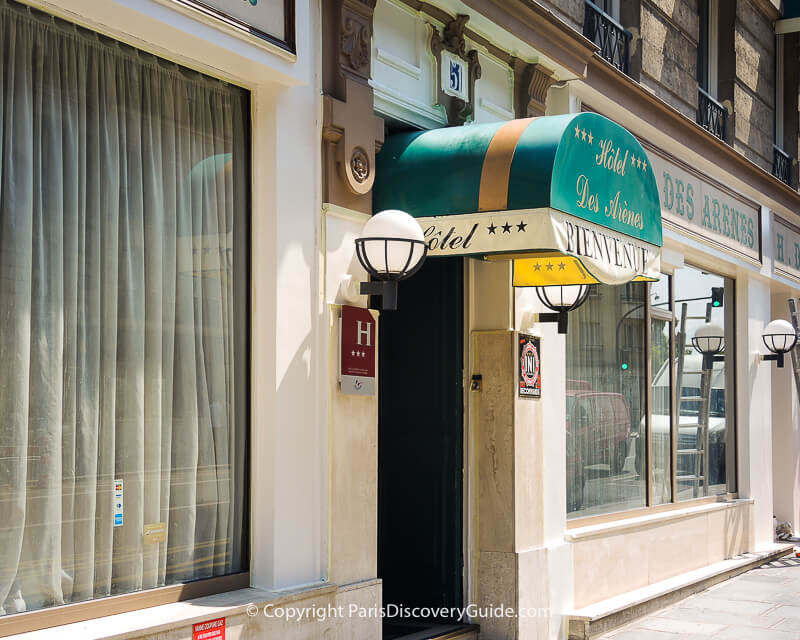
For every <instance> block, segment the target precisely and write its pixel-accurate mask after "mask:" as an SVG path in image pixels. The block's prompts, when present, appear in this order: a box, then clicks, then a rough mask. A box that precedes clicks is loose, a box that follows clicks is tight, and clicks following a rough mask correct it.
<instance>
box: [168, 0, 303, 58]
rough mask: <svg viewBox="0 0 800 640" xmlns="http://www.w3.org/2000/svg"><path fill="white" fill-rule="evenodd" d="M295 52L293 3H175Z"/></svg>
mask: <svg viewBox="0 0 800 640" xmlns="http://www.w3.org/2000/svg"><path fill="white" fill-rule="evenodd" d="M175 2H178V3H179V4H183V5H186V6H188V7H191V8H193V9H196V10H198V11H201V12H203V13H205V14H207V15H211V16H213V17H215V18H218V19H220V20H222V21H224V22H226V23H228V24H229V25H230V26H232V27H236V28H238V29H241V30H242V31H245V32H247V33H250V34H252V35H255V36H258V37H260V38H263V39H264V40H268V41H270V42H272V43H273V44H277V45H278V46H280V47H281V48H283V49H287V50H288V51H291V52H292V53H294V0H175Z"/></svg>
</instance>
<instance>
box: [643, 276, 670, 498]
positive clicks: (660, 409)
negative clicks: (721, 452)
mask: <svg viewBox="0 0 800 640" xmlns="http://www.w3.org/2000/svg"><path fill="white" fill-rule="evenodd" d="M671 285H672V278H671V277H670V276H668V275H663V276H662V277H661V279H660V280H659V281H658V282H654V283H653V284H651V285H650V371H651V375H652V380H651V383H650V393H651V396H650V397H651V407H652V410H651V411H652V413H651V416H650V432H651V435H650V438H651V442H652V448H651V452H652V463H651V472H650V478H651V482H652V486H653V504H664V503H667V502H671V501H672V434H673V431H674V429H673V425H672V413H673V411H672V395H673V394H672V386H673V380H674V377H675V357H674V355H673V350H674V340H673V336H674V334H675V322H674V314H673V310H672V297H671V291H670V290H671ZM644 462H645V461H644V459H643V458H641V459H637V463H638V464H637V467H636V468H637V470H638V471H639V472H640V473H641V471H642V470H643V469H644Z"/></svg>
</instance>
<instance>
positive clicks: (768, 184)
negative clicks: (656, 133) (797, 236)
mask: <svg viewBox="0 0 800 640" xmlns="http://www.w3.org/2000/svg"><path fill="white" fill-rule="evenodd" d="M585 82H586V84H587V86H589V87H590V88H592V89H594V90H595V91H597V92H598V93H601V94H603V95H604V96H606V97H607V98H608V99H609V100H611V101H612V102H614V103H616V104H617V105H618V106H619V107H620V108H622V109H625V110H627V111H629V112H630V113H632V114H634V115H636V116H637V117H639V118H641V119H642V120H645V121H647V122H658V126H659V128H660V129H661V131H662V132H663V133H665V134H666V135H668V136H670V137H671V138H673V139H674V140H675V141H676V142H678V143H679V144H682V145H684V146H685V147H687V148H689V149H694V150H698V149H701V150H702V151H700V152H699V153H701V155H703V156H704V157H705V158H706V159H707V160H709V161H710V162H712V163H713V164H715V165H716V166H718V167H719V168H720V169H722V170H723V171H726V172H728V173H730V174H733V175H735V176H737V178H739V179H740V180H741V181H742V182H744V183H746V184H747V185H749V186H750V187H751V188H753V189H755V190H756V191H758V192H759V193H763V194H764V195H766V196H767V197H768V198H771V199H772V200H774V201H775V202H777V203H779V204H781V205H782V206H784V207H786V208H787V209H789V210H791V211H796V212H800V193H798V192H797V191H795V190H794V189H792V188H791V187H790V186H788V185H787V184H785V183H783V182H781V181H780V180H778V178H776V177H775V176H773V175H772V174H771V173H769V172H767V171H765V170H764V169H762V168H761V167H759V166H758V165H756V164H754V163H753V162H751V161H750V160H748V159H747V158H745V157H744V155H742V154H741V153H739V152H738V151H736V150H735V149H734V148H733V147H731V146H730V145H728V144H726V143H725V142H723V141H722V140H720V139H719V138H717V137H716V136H714V135H712V134H711V133H709V132H708V131H706V130H705V129H703V127H701V126H700V125H699V124H697V123H696V122H695V121H694V120H691V119H690V118H688V117H686V116H685V115H684V114H682V113H680V112H679V111H678V110H676V109H674V108H673V107H671V106H669V105H668V104H667V103H666V102H664V101H663V100H661V99H660V98H658V97H657V96H655V95H654V94H652V93H651V92H649V91H648V90H647V89H645V88H644V87H642V86H641V85H640V84H639V83H638V82H636V81H634V80H633V79H631V78H629V77H628V76H626V75H625V74H624V73H622V72H621V71H619V70H618V69H616V68H615V67H613V66H611V65H610V64H609V63H608V62H606V61H605V60H603V59H602V58H600V57H599V56H594V57H593V58H592V59H591V60H590V61H589V66H588V72H587V76H586V80H585Z"/></svg>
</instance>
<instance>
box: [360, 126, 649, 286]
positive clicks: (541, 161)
mask: <svg viewBox="0 0 800 640" xmlns="http://www.w3.org/2000/svg"><path fill="white" fill-rule="evenodd" d="M373 207H374V210H375V211H381V210H384V209H401V210H403V211H407V212H408V213H410V214H411V215H412V216H414V217H415V218H418V219H419V222H420V224H421V226H422V228H423V231H424V232H425V237H426V239H427V240H428V244H429V248H430V253H429V255H432V256H436V255H480V256H484V257H488V256H495V257H505V258H508V257H513V258H519V259H520V260H518V261H517V262H518V263H519V267H520V269H519V271H520V272H522V271H526V272H527V271H529V272H530V274H532V275H531V277H532V278H533V279H534V280H536V281H537V282H539V280H541V279H542V278H543V276H538V275H537V276H535V277H534V275H533V274H538V273H540V272H542V273H543V272H547V273H548V274H549V276H548V277H549V279H550V280H554V279H555V281H553V282H551V281H550V280H548V282H547V283H548V284H555V283H557V282H562V283H565V284H566V282H564V280H566V279H577V280H579V281H582V282H587V281H594V282H609V283H619V282H626V281H629V280H634V279H653V278H657V277H658V268H659V264H658V263H659V254H660V250H659V247H660V246H661V244H662V238H661V208H660V204H659V197H658V188H657V186H656V181H655V176H654V175H653V170H652V168H651V167H650V165H649V163H648V162H647V154H646V153H645V151H644V149H642V146H641V145H640V144H639V142H638V141H637V140H636V138H635V137H634V136H633V135H631V134H630V133H629V132H628V131H627V130H625V129H624V128H622V127H621V126H619V125H618V124H616V123H614V122H612V121H611V120H609V119H607V118H604V117H603V116H600V115H597V114H595V113H580V114H568V115H561V116H547V117H541V118H528V119H523V120H512V121H510V122H502V123H492V124H486V125H468V126H463V127H452V128H446V129H436V130H432V131H424V132H418V133H412V134H402V135H396V136H391V137H389V138H388V139H387V140H386V142H385V143H384V145H383V148H382V150H381V152H380V153H379V154H378V156H377V173H376V181H375V188H374V192H373ZM554 256H563V257H564V258H569V259H568V260H566V259H559V260H558V261H557V262H552V258H553V257H554ZM522 257H525V259H527V260H529V262H528V263H526V264H523V263H522V261H521V258H522ZM537 260H540V261H542V262H541V265H542V266H541V267H539V268H537V267H536V264H538V263H537V262H535V261H537ZM548 261H549V262H550V263H552V264H551V266H549V268H548ZM562 263H563V265H564V266H562ZM523 267H524V268H523ZM516 270H517V269H516V267H515V271H516ZM555 272H561V274H560V275H557V274H556V273H555ZM567 273H571V274H572V275H570V276H567V275H566V274H567ZM559 278H560V279H559ZM518 284H523V282H518Z"/></svg>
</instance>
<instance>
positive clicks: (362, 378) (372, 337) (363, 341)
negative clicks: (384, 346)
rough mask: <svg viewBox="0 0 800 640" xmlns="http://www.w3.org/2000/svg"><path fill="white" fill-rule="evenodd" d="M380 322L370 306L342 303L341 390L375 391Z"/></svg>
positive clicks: (365, 392)
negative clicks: (376, 349) (363, 307)
mask: <svg viewBox="0 0 800 640" xmlns="http://www.w3.org/2000/svg"><path fill="white" fill-rule="evenodd" d="M377 328H378V327H377V325H376V323H375V318H373V317H372V314H371V313H370V312H369V309H362V308H361V307H348V306H346V305H344V306H342V318H341V322H340V325H339V381H340V382H341V385H342V393H348V394H352V395H360V396H371V395H373V394H374V393H375V342H376V339H377V337H378V336H377V333H376V331H377Z"/></svg>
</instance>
